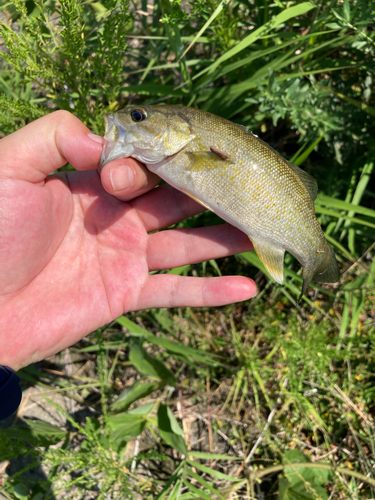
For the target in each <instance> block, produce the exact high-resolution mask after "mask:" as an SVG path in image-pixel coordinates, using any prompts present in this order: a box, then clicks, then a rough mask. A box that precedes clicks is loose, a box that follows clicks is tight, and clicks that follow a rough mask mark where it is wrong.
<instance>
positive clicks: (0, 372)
mask: <svg viewBox="0 0 375 500" xmlns="http://www.w3.org/2000/svg"><path fill="white" fill-rule="evenodd" d="M19 381H20V378H19V376H18V375H17V374H16V373H15V372H14V371H13V370H12V369H11V368H8V367H7V366H1V365H0V420H3V419H4V418H7V417H9V416H10V415H12V413H14V412H15V411H16V410H17V408H18V407H19V405H20V402H21V399H22V391H21V387H20V386H19Z"/></svg>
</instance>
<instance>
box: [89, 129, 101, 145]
mask: <svg viewBox="0 0 375 500" xmlns="http://www.w3.org/2000/svg"><path fill="white" fill-rule="evenodd" d="M87 137H89V138H90V139H91V140H92V141H95V142H98V143H99V144H104V143H105V139H104V137H102V136H101V135H96V134H93V133H92V132H89V133H88V134H87Z"/></svg>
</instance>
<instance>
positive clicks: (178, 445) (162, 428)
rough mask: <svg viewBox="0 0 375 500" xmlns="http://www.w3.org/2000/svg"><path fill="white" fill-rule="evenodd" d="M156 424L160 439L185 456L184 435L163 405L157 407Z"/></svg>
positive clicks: (173, 417) (166, 407) (168, 409)
mask: <svg viewBox="0 0 375 500" xmlns="http://www.w3.org/2000/svg"><path fill="white" fill-rule="evenodd" d="M157 422H158V428H159V433H160V436H161V437H162V439H164V441H165V442H166V443H167V444H169V446H172V448H174V449H175V450H177V451H179V452H180V453H181V454H182V455H185V456H186V455H187V453H188V450H187V447H186V444H185V440H184V437H183V436H184V433H183V431H182V429H181V428H180V426H179V425H178V422H177V420H176V418H175V416H174V415H173V413H172V411H171V409H170V408H169V407H168V406H166V405H164V404H161V405H160V406H159V409H158V415H157Z"/></svg>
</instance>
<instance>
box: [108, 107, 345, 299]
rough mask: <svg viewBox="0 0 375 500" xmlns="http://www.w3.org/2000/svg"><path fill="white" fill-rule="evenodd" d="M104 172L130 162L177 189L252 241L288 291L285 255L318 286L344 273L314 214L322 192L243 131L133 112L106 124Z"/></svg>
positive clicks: (200, 115) (195, 114)
mask: <svg viewBox="0 0 375 500" xmlns="http://www.w3.org/2000/svg"><path fill="white" fill-rule="evenodd" d="M105 125H106V128H105V136H104V137H105V139H106V141H107V142H106V144H105V145H104V147H103V152H102V156H101V159H100V168H102V167H103V166H104V165H105V164H106V163H108V162H110V161H112V160H115V159H119V158H124V157H129V156H131V157H132V158H136V159H137V160H139V161H140V162H142V163H144V164H145V165H146V166H147V168H148V169H149V170H150V171H151V172H154V173H155V174H157V175H158V176H159V177H161V178H162V179H164V180H165V181H166V182H167V183H168V184H170V185H172V186H173V187H174V188H176V189H178V190H179V191H182V192H183V193H185V194H187V195H189V196H190V197H191V198H193V199H194V200H196V201H197V202H199V203H200V204H201V205H203V206H204V207H205V208H207V209H209V210H212V211H213V212H215V213H216V214H217V215H219V216H220V217H221V218H222V219H224V220H226V221H227V222H229V223H230V224H232V225H233V226H235V227H237V228H238V229H240V230H241V231H243V232H244V233H245V234H247V235H248V237H249V238H250V240H251V241H252V243H253V245H254V249H255V251H256V252H257V254H258V256H259V258H260V260H261V261H262V262H263V264H264V266H265V267H266V269H267V271H268V272H269V273H270V275H271V276H272V277H273V278H274V279H275V280H276V281H277V282H278V283H281V284H282V283H283V264H284V253H285V251H288V252H289V253H290V254H292V255H293V256H294V257H295V258H296V259H297V260H298V262H299V263H300V264H301V266H302V268H303V285H302V292H301V296H300V298H301V297H302V295H303V294H304V293H305V292H306V289H307V287H308V285H309V283H310V282H311V281H313V282H320V283H335V282H337V281H339V279H340V272H339V268H338V265H337V262H336V258H335V254H334V251H333V249H332V248H331V246H330V245H328V243H327V241H326V239H325V236H324V233H323V231H322V228H321V227H320V224H319V222H318V220H317V219H316V217H315V213H314V203H313V201H314V199H315V198H316V195H317V191H318V186H317V183H316V181H315V179H314V178H313V177H311V175H309V174H307V173H306V172H304V171H303V170H301V169H300V168H299V167H296V166H295V165H293V164H292V163H290V162H289V161H287V160H286V159H285V158H283V157H282V156H281V155H280V154H279V153H278V152H277V151H275V150H274V149H272V148H271V147H270V146H268V144H266V143H265V142H263V141H262V140H261V139H259V138H258V137H257V136H256V135H254V134H252V133H251V132H250V131H248V130H247V129H246V128H245V127H243V126H242V125H237V124H235V123H232V122H230V121H228V120H226V119H224V118H221V117H219V116H216V115H213V114H211V113H208V112H206V111H201V110H197V109H192V108H187V107H184V106H128V107H126V108H124V109H122V110H120V111H117V112H116V113H114V114H111V115H108V116H106V117H105Z"/></svg>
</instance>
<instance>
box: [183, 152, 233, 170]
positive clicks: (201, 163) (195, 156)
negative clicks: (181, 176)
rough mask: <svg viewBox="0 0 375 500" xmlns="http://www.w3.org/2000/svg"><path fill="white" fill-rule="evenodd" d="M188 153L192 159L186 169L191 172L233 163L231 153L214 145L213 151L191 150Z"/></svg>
mask: <svg viewBox="0 0 375 500" xmlns="http://www.w3.org/2000/svg"><path fill="white" fill-rule="evenodd" d="M186 155H187V156H188V157H189V159H190V165H189V167H188V168H187V169H186V170H189V171H191V172H199V171H202V170H212V169H216V168H223V167H224V168H225V167H227V166H229V165H231V164H232V162H231V160H230V159H229V155H227V154H226V153H224V152H223V151H220V150H219V149H216V148H214V147H211V151H194V152H190V151H189V152H188V153H186Z"/></svg>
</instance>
